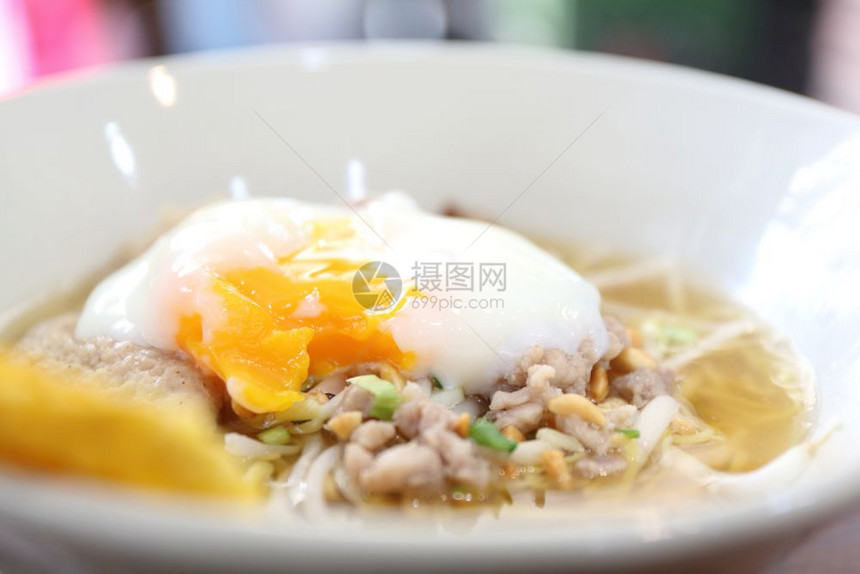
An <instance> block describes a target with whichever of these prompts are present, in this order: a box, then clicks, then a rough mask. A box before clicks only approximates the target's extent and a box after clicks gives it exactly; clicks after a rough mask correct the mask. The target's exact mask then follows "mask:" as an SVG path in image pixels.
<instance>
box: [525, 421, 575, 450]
mask: <svg viewBox="0 0 860 574" xmlns="http://www.w3.org/2000/svg"><path fill="white" fill-rule="evenodd" d="M535 436H536V437H537V439H538V440H541V441H543V442H545V443H547V444H549V445H550V446H552V447H554V448H558V449H561V450H563V451H566V452H585V447H584V446H582V443H581V442H579V439H577V438H576V437H573V436H571V435H569V434H565V433H563V432H560V431H557V430H555V429H551V428H549V427H544V428H542V429H540V430H538V431H537V434H536V435H535Z"/></svg>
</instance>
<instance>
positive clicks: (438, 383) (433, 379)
mask: <svg viewBox="0 0 860 574" xmlns="http://www.w3.org/2000/svg"><path fill="white" fill-rule="evenodd" d="M430 382H431V383H433V388H434V389H439V390H440V391H441V390H442V389H444V388H445V387H444V386H442V381H440V380H439V377H437V376H436V375H430Z"/></svg>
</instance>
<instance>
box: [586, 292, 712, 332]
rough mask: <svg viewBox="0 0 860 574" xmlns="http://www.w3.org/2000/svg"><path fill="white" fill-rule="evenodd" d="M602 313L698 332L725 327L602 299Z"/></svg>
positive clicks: (676, 314)
mask: <svg viewBox="0 0 860 574" xmlns="http://www.w3.org/2000/svg"><path fill="white" fill-rule="evenodd" d="M601 305H602V308H603V311H604V312H605V313H608V314H610V315H615V316H616V317H618V318H619V319H627V320H630V319H634V318H637V319H638V318H641V317H648V318H653V319H657V320H660V321H666V322H671V323H677V324H678V325H682V326H685V327H690V328H693V329H696V330H698V331H712V330H714V329H717V328H719V327H721V326H722V325H725V324H726V323H725V321H712V320H708V319H700V318H698V317H694V316H692V315H685V314H683V313H673V312H671V311H665V310H662V309H654V308H650V307H640V306H638V305H630V304H628V303H619V302H617V301H609V300H606V299H604V300H603V301H602V303H601Z"/></svg>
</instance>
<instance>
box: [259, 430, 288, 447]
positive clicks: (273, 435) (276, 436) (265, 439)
mask: <svg viewBox="0 0 860 574" xmlns="http://www.w3.org/2000/svg"><path fill="white" fill-rule="evenodd" d="M257 438H258V439H260V442H262V443H265V444H271V445H283V444H287V443H288V442H290V431H288V430H287V429H286V428H284V427H272V428H270V429H266V430H264V431H263V432H261V433H260V434H258V435H257Z"/></svg>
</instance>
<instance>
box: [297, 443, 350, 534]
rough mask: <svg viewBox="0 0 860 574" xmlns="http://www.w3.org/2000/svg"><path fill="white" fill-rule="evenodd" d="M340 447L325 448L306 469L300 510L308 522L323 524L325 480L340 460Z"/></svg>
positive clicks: (341, 447) (341, 449) (324, 514)
mask: <svg viewBox="0 0 860 574" xmlns="http://www.w3.org/2000/svg"><path fill="white" fill-rule="evenodd" d="M342 451H343V446H342V445H339V444H338V445H335V446H331V447H329V448H327V449H326V450H324V451H323V453H322V454H321V455H319V456H318V457H317V458H316V460H314V462H313V464H311V466H310V468H309V469H308V474H307V477H306V478H305V483H306V484H307V490H306V492H305V497H304V503H303V505H302V510H303V511H304V515H305V517H306V518H307V519H308V521H310V522H316V523H319V522H323V521H324V520H325V518H326V500H325V480H326V477H327V476H328V475H329V473H330V472H331V471H332V469H333V468H334V466H335V465H336V464H337V463H338V461H339V460H340V456H341V452H342Z"/></svg>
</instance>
